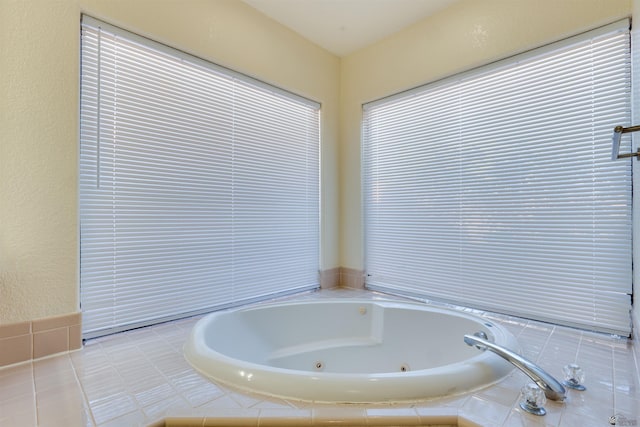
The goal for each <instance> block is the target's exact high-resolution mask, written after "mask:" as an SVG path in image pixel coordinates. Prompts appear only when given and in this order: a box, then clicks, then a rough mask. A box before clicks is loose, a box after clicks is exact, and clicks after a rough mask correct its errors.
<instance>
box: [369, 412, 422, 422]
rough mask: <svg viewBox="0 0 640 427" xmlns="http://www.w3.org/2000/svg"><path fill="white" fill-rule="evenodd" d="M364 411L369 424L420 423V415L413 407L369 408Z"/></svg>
mask: <svg viewBox="0 0 640 427" xmlns="http://www.w3.org/2000/svg"><path fill="white" fill-rule="evenodd" d="M366 411H367V425H370V426H388V425H396V424H400V425H403V426H419V425H421V417H419V416H418V413H417V412H416V411H415V409H413V408H371V409H367V410H366Z"/></svg>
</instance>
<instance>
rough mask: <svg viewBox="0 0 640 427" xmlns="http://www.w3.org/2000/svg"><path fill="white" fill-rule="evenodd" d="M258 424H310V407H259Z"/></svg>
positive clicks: (261, 426)
mask: <svg viewBox="0 0 640 427" xmlns="http://www.w3.org/2000/svg"><path fill="white" fill-rule="evenodd" d="M258 425H259V426H260V427H267V426H273V427H278V426H310V425H311V410H310V409H291V408H289V409H271V408H268V409H261V410H260V419H259V420H258Z"/></svg>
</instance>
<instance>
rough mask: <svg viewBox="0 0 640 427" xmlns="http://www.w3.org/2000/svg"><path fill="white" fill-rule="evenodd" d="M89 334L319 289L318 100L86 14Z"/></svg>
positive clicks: (83, 211)
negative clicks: (169, 46) (209, 61)
mask: <svg viewBox="0 0 640 427" xmlns="http://www.w3.org/2000/svg"><path fill="white" fill-rule="evenodd" d="M81 60H82V66H81V130H80V133H81V140H80V224H81V225H80V227H81V229H80V236H81V237H80V240H81V241H80V260H81V261H80V287H81V303H82V311H83V329H84V335H85V337H92V336H97V335H101V334H105V333H109V332H113V331H118V330H123V329H128V328H132V327H136V326H140V325H145V324H149V323H153V322H157V321H160V320H168V319H172V318H177V317H181V316H185V315H189V314H195V313H199V312H204V311H209V310H211V309H213V308H222V307H227V306H231V305H238V304H241V303H246V302H249V301H252V300H257V299H264V298H267V297H269V296H273V295H276V294H281V293H290V292H297V291H301V290H305V289H312V288H316V287H318V263H319V120H320V117H319V114H320V112H319V105H318V104H317V103H315V102H312V101H309V100H306V99H304V98H301V97H299V96H296V95H293V94H291V93H288V92H286V91H283V90H280V89H277V88H274V87H272V86H269V85H267V84H264V83H261V82H258V81H256V80H253V79H251V78H248V77H246V76H243V75H241V74H238V73H235V72H233V71H230V70H228V69H224V68H222V67H218V66H215V65H213V64H211V63H208V62H206V61H203V60H201V59H198V58H195V57H193V56H190V55H187V54H185V53H183V52H180V51H177V50H175V49H171V48H168V47H166V46H164V45H160V44H158V43H155V42H153V41H150V40H148V39H144V38H142V37H139V36H136V35H134V34H131V33H129V32H126V31H124V30H122V29H119V28H115V27H113V26H110V25H108V24H105V23H102V22H99V21H96V20H94V19H92V18H89V17H86V16H85V17H83V21H82V52H81Z"/></svg>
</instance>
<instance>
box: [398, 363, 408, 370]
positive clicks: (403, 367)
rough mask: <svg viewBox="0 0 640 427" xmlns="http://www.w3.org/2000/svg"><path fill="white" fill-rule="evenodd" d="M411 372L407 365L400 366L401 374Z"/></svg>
mask: <svg viewBox="0 0 640 427" xmlns="http://www.w3.org/2000/svg"><path fill="white" fill-rule="evenodd" d="M408 370H409V365H407V364H406V363H403V364H402V365H400V372H407V371H408Z"/></svg>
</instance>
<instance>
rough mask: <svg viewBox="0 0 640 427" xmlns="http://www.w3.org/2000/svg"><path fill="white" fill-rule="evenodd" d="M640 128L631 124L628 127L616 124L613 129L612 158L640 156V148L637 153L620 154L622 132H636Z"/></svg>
mask: <svg viewBox="0 0 640 427" xmlns="http://www.w3.org/2000/svg"><path fill="white" fill-rule="evenodd" d="M639 130H640V126H631V127H628V128H625V127H622V126H616V127H615V128H614V129H613V146H612V149H611V160H616V159H624V158H627V157H636V158H638V156H640V148H638V151H637V152H635V153H624V154H619V152H620V138H622V134H623V133H630V132H636V131H639Z"/></svg>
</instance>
